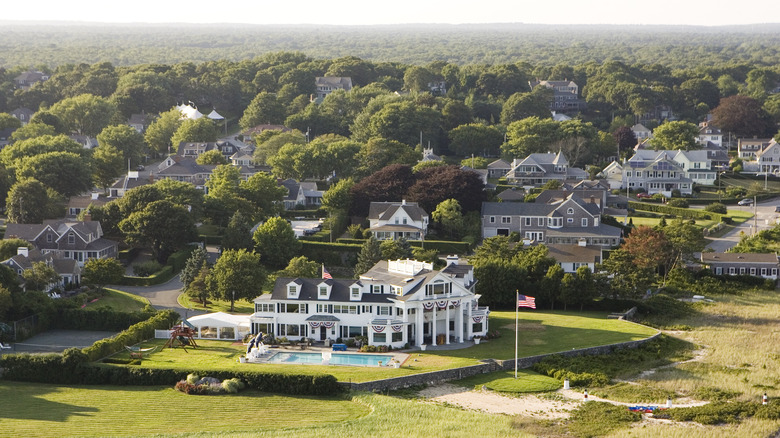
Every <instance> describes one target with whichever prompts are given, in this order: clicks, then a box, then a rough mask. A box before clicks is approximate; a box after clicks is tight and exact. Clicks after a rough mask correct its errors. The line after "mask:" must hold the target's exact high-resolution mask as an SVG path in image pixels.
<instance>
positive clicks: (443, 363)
mask: <svg viewBox="0 0 780 438" xmlns="http://www.w3.org/2000/svg"><path fill="white" fill-rule="evenodd" d="M514 315H515V314H514V312H491V314H490V330H498V331H499V332H500V333H501V334H502V336H501V337H500V338H497V339H493V340H490V341H487V342H483V343H481V344H480V345H474V346H471V347H468V348H464V349H460V350H450V351H437V352H432V351H427V352H424V353H422V352H414V353H412V355H411V357H410V358H409V359H408V360H407V361H406V362H405V363H404V364H403V366H402V367H401V368H399V369H393V368H377V367H345V366H336V365H331V366H319V365H289V364H241V363H238V357H239V356H240V355H241V354H243V353H244V351H245V350H244V347H243V346H242V345H233V344H232V343H231V342H227V341H208V340H199V341H197V342H198V345H199V346H200V347H199V348H188V349H187V351H186V352H185V351H184V350H183V349H182V348H167V349H164V350H162V351H158V352H156V353H154V354H151V355H149V356H145V357H144V361H143V366H144V367H150V368H176V369H182V370H193V369H198V370H201V369H220V370H238V369H240V370H258V371H261V370H262V371H269V372H279V373H296V374H321V373H325V374H332V375H334V376H335V377H336V378H337V379H338V380H340V381H353V382H365V381H369V380H376V379H383V378H389V377H397V376H403V375H409V374H418V373H421V372H428V371H437V370H443V369H449V368H456V367H463V366H469V365H476V364H479V363H480V359H487V358H493V359H511V358H512V357H514V339H515V336H514V333H515V332H514ZM519 315H520V342H519V355H520V356H521V357H524V356H533V355H538V354H544V353H554V352H559V351H566V350H571V349H573V348H583V347H593V346H597V345H605V344H613V343H617V342H625V341H632V340H637V339H644V338H647V337H649V336H652V335H653V334H655V333H656V331H655V330H654V329H652V328H649V327H645V326H641V325H638V324H633V323H631V322H627V321H620V320H616V319H607V318H606V316H607V315H606V313H601V312H583V313H580V312H563V311H555V312H546V311H541V310H539V311H523V312H520V314H519ZM164 343H165V341H164V340H161V339H158V340H154V341H149V342H146V343H144V344H143V346H144V347H147V346H152V345H162V344H164ZM116 357H119V358H128V357H129V356H128V353H127V352H121V353H117V355H116Z"/></svg>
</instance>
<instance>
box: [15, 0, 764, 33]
mask: <svg viewBox="0 0 780 438" xmlns="http://www.w3.org/2000/svg"><path fill="white" fill-rule="evenodd" d="M478 5H479V7H478V8H475V7H474V6H475V3H473V2H470V1H468V2H467V1H465V0H451V1H447V2H444V1H440V0H433V1H422V2H420V1H412V0H397V1H396V2H394V3H393V4H392V7H387V8H381V9H380V8H377V7H376V5H372V4H367V3H366V2H356V1H349V0H347V1H342V2H340V3H339V5H338V7H332V8H326V7H323V5H322V3H321V2H316V1H313V0H297V1H288V2H285V3H283V4H282V3H281V2H273V3H270V2H269V3H266V2H256V1H247V0H234V1H232V2H230V3H229V4H227V5H226V6H224V5H217V7H215V3H214V2H211V1H206V0H190V1H189V2H188V3H187V4H186V6H184V7H183V6H182V3H178V2H177V3H173V2H161V1H159V0H156V1H152V0H136V1H135V2H131V3H127V4H126V5H125V6H123V8H122V9H117V8H116V7H111V6H107V5H106V4H105V2H102V1H97V0H71V1H70V2H62V1H54V0H39V1H38V2H36V3H35V6H34V7H30V6H29V5H28V4H21V3H11V4H8V5H5V6H4V7H3V17H2V18H1V19H0V22H9V23H16V22H19V23H23V22H28V23H42V24H75V25H78V24H138V25H142V24H224V25H230V24H234V25H305V26H316V25H321V26H376V25H380V26H381V25H414V24H529V25H536V24H539V25H561V26H565V25H626V26H632V25H634V26H645V25H648V26H650V25H672V26H678V25H688V26H703V27H717V26H731V25H759V24H774V23H777V21H775V22H765V21H762V19H765V17H766V16H767V12H769V11H772V10H776V5H775V4H774V3H773V2H769V1H767V0H745V1H742V2H740V3H739V6H738V7H739V10H740V11H742V12H744V11H755V13H754V14H749V13H748V14H746V13H740V14H735V13H734V8H735V5H734V3H731V2H722V1H721V2H711V1H706V2H705V1H692V2H679V1H675V0H657V1H656V2H654V3H652V4H651V5H648V6H642V7H627V6H626V2H625V1H623V0H593V1H591V2H581V1H577V0H558V1H557V2H556V3H555V4H554V6H553V7H550V6H547V5H544V4H540V3H538V2H530V1H523V0H520V1H511V0H486V1H483V2H480V3H478Z"/></svg>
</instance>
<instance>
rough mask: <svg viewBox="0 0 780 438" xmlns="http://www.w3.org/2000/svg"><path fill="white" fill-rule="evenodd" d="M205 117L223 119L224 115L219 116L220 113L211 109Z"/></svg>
mask: <svg viewBox="0 0 780 438" xmlns="http://www.w3.org/2000/svg"><path fill="white" fill-rule="evenodd" d="M206 117H208V118H210V119H211V120H224V119H225V118H224V117H222V116H221V115H220V114H219V113H218V112H217V110H211V112H210V113H209V115H207V116H206Z"/></svg>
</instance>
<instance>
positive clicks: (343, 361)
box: [268, 352, 393, 367]
mask: <svg viewBox="0 0 780 438" xmlns="http://www.w3.org/2000/svg"><path fill="white" fill-rule="evenodd" d="M392 358H393V356H382V355H375V354H338V353H332V354H331V356H330V364H331V365H353V366H361V367H370V366H378V361H380V360H381V361H382V365H386V364H387V363H388V362H390V359H392ZM268 363H298V364H309V365H322V353H287V352H279V353H276V354H274V355H273V356H271V357H269V358H268Z"/></svg>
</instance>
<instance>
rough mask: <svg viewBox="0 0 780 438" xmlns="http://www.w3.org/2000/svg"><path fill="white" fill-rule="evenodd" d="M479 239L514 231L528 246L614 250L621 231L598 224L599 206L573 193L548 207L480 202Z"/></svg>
mask: <svg viewBox="0 0 780 438" xmlns="http://www.w3.org/2000/svg"><path fill="white" fill-rule="evenodd" d="M481 215H482V237H483V238H487V237H493V236H508V235H509V234H510V233H513V232H516V233H519V234H520V237H521V238H522V239H523V241H525V242H526V243H528V244H534V243H544V244H569V245H572V244H578V243H579V242H580V241H584V242H585V243H586V244H587V245H597V246H606V247H613V246H617V245H618V244H619V243H620V237H621V234H622V231H621V230H620V229H619V228H616V227H613V226H611V225H605V224H602V223H601V213H600V209H599V206H598V205H596V204H591V203H588V202H585V201H583V200H582V199H581V198H579V197H578V196H576V195H575V194H571V195H569V196H568V197H566V198H565V199H563V200H558V201H555V202H552V203H549V204H546V203H536V202H483V203H482V213H481Z"/></svg>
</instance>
